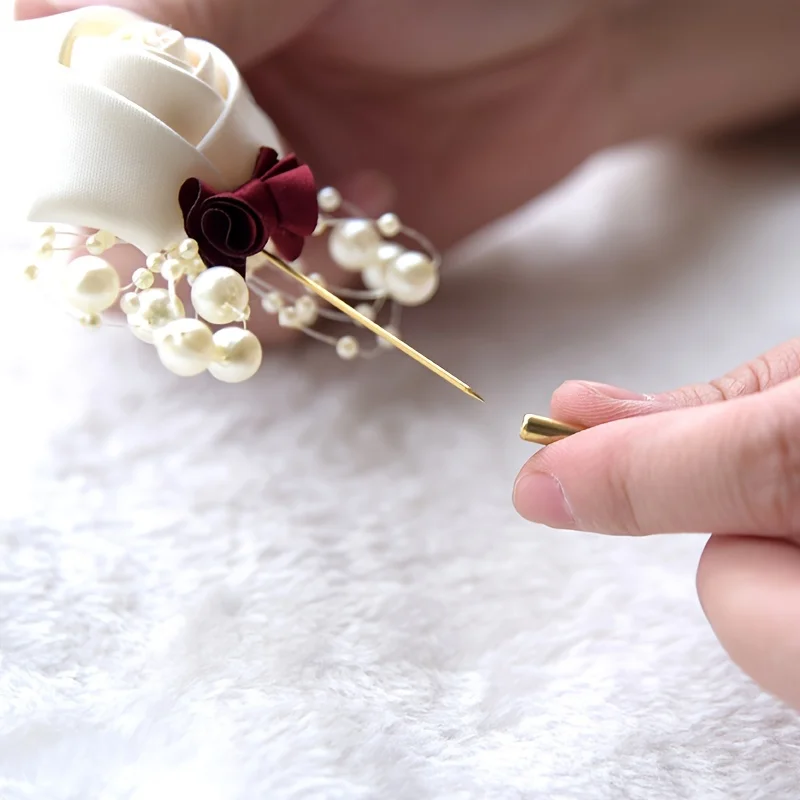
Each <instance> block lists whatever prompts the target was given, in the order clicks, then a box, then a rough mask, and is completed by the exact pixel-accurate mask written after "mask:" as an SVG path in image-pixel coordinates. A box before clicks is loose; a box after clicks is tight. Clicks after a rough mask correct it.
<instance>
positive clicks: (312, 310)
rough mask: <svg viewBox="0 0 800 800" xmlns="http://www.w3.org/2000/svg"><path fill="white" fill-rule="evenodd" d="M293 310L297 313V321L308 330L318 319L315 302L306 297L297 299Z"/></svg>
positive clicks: (311, 298)
mask: <svg viewBox="0 0 800 800" xmlns="http://www.w3.org/2000/svg"><path fill="white" fill-rule="evenodd" d="M294 310H295V311H296V312H297V321H298V322H299V323H300V324H301V325H303V326H304V327H306V328H310V327H311V326H312V325H313V324H314V323H315V322H316V321H317V319H318V318H319V307H318V306H317V301H316V300H314V298H313V297H308V295H304V296H303V297H298V298H297V301H296V302H295V304H294Z"/></svg>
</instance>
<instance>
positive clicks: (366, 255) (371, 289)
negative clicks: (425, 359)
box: [248, 187, 441, 361]
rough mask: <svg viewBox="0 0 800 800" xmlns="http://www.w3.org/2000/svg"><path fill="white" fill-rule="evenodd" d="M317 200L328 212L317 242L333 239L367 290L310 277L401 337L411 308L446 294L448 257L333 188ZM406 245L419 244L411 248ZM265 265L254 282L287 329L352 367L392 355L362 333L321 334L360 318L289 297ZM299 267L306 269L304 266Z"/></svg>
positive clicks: (334, 250)
mask: <svg viewBox="0 0 800 800" xmlns="http://www.w3.org/2000/svg"><path fill="white" fill-rule="evenodd" d="M317 199H318V204H319V208H320V212H321V213H320V218H319V223H318V225H317V229H316V231H315V232H314V236H316V237H321V236H324V235H326V234H327V236H328V239H327V250H328V254H329V256H330V258H331V260H332V261H333V262H334V263H335V264H336V265H337V266H338V267H340V268H341V269H342V270H344V271H346V272H349V273H354V274H357V275H358V277H359V278H360V280H361V283H362V288H361V289H360V290H359V289H350V288H344V287H331V286H327V285H326V281H325V280H324V278H323V277H322V276H321V275H319V274H312V275H309V278H311V279H312V280H313V281H315V282H316V283H317V284H319V285H322V286H326V288H328V289H329V290H330V291H332V292H333V293H334V294H336V295H338V296H339V297H341V298H342V299H345V300H348V301H352V304H353V307H354V308H355V309H356V311H358V312H359V313H360V314H361V315H363V316H365V317H367V318H368V319H370V320H371V321H378V317H379V316H381V314H382V313H383V315H384V316H386V317H388V322H387V323H386V324H384V325H383V327H384V328H385V329H386V330H388V331H390V332H391V333H393V334H395V335H396V336H399V335H400V317H401V312H402V309H403V307H409V306H420V305H423V304H425V303H427V302H428V301H429V300H430V299H431V298H432V297H433V296H434V295H435V294H436V291H437V290H438V288H439V269H440V265H441V259H440V257H439V255H438V253H436V251H435V250H434V248H433V246H432V245H431V244H430V242H428V241H427V240H426V239H425V238H424V237H423V236H421V235H420V234H419V233H417V232H416V231H414V230H411V229H410V228H407V227H406V226H404V225H403V223H402V222H401V221H400V219H399V218H398V216H397V215H396V214H392V213H387V214H384V215H382V216H381V217H379V218H378V219H377V220H373V219H369V218H367V217H366V216H364V215H363V214H362V213H361V212H360V211H359V210H358V209H356V208H355V207H353V206H352V205H350V204H348V203H347V202H345V201H344V200H343V198H342V196H341V194H340V193H339V191H338V190H337V189H335V188H333V187H325V188H323V189H322V190H320V192H319V195H318V198H317ZM401 239H405V240H408V241H410V242H411V243H412V244H413V245H415V246H411V247H406V246H404V245H403V244H401ZM261 266H262V264H261V263H258V265H256V264H255V263H254V264H253V269H251V272H250V275H249V277H248V283H249V284H250V287H251V289H252V290H253V291H254V292H255V293H257V294H259V295H260V296H261V305H262V308H263V309H264V310H265V311H266V312H267V313H268V314H272V315H275V316H277V318H278V324H280V325H281V326H282V327H285V328H293V329H296V330H300V331H303V332H305V333H306V334H308V335H309V336H311V337H313V338H314V339H316V340H318V341H321V342H324V343H326V344H329V345H331V346H333V347H334V349H335V351H336V353H337V355H338V356H339V357H340V358H341V359H342V360H344V361H351V360H353V359H355V358H358V357H363V358H370V357H373V356H375V355H377V354H379V353H380V352H382V351H384V350H387V349H391V347H392V345H391V344H389V343H387V342H386V341H385V340H384V339H381V338H377V340H376V343H375V346H374V347H372V348H364V347H363V346H362V344H361V342H360V340H359V338H357V337H356V336H354V335H350V334H346V335H344V336H339V337H336V336H330V335H325V334H323V333H321V332H320V331H319V330H317V329H315V327H314V326H315V325H316V324H317V322H319V321H325V320H327V321H336V322H343V323H347V324H352V320H351V319H349V318H348V317H347V316H346V315H344V314H342V313H340V312H338V311H332V310H330V309H328V308H326V307H325V306H324V304H322V305H321V304H320V302H319V301H318V300H317V299H316V298H314V297H312V296H309V295H302V296H300V297H298V298H292V297H289V296H288V295H287V294H286V293H284V292H281V291H279V290H278V289H277V288H276V287H275V286H273V285H271V284H270V283H269V282H268V281H266V280H265V279H264V278H263V276H262V275H261V273H260V269H261ZM294 266H295V268H296V269H299V268H300V265H299V264H295V265H294ZM387 308H388V312H387Z"/></svg>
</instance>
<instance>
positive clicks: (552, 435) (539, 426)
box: [519, 414, 582, 445]
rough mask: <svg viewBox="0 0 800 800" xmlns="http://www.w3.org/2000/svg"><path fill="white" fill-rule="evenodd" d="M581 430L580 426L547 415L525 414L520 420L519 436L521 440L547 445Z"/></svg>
mask: <svg viewBox="0 0 800 800" xmlns="http://www.w3.org/2000/svg"><path fill="white" fill-rule="evenodd" d="M581 430H582V429H581V428H576V427H575V426H574V425H567V424H566V423H565V422H558V421H557V420H554V419H550V418H549V417H539V416H537V415H536V414H526V416H525V418H524V419H523V420H522V428H521V430H520V432H519V436H520V438H521V439H522V440H523V441H525V442H530V443H531V444H542V445H548V444H554V443H555V442H560V441H561V440H562V439H566V438H567V437H568V436H572V435H573V434H576V433H580V432H581Z"/></svg>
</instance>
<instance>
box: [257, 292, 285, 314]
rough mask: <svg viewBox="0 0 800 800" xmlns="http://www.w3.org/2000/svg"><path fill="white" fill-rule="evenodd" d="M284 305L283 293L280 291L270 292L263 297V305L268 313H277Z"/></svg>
mask: <svg viewBox="0 0 800 800" xmlns="http://www.w3.org/2000/svg"><path fill="white" fill-rule="evenodd" d="M283 305H284V300H283V295H282V294H281V293H280V292H269V293H268V294H265V295H264V296H263V297H262V298H261V307H262V308H263V309H264V311H266V312H267V314H277V313H278V312H279V311H280V310H281V309H282V308H283Z"/></svg>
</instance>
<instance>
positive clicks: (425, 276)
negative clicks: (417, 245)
mask: <svg viewBox="0 0 800 800" xmlns="http://www.w3.org/2000/svg"><path fill="white" fill-rule="evenodd" d="M438 288H439V271H438V270H437V269H436V265H435V264H434V263H433V261H431V260H430V258H428V257H427V256H426V255H425V254H424V253H417V252H413V251H410V252H408V253H403V255H401V256H398V257H397V258H396V259H395V260H394V261H392V262H390V264H389V265H388V267H387V268H386V289H387V290H388V292H389V294H390V295H391V297H392V298H393V299H394V300H396V301H397V302H398V303H401V304H402V305H404V306H420V305H422V304H423V303H427V302H428V301H429V300H430V299H431V298H432V297H433V296H434V294H436V290H437V289H438Z"/></svg>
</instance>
